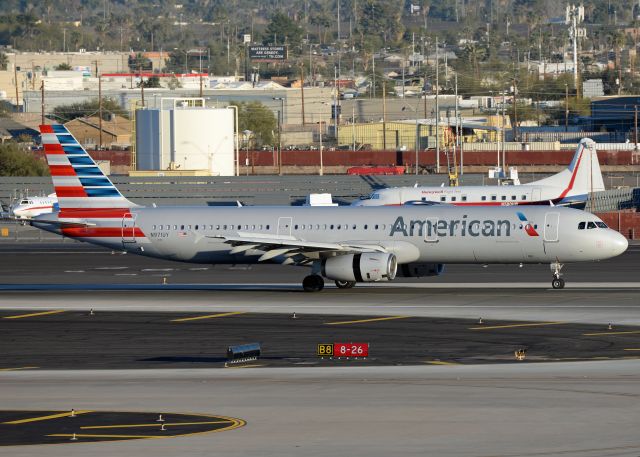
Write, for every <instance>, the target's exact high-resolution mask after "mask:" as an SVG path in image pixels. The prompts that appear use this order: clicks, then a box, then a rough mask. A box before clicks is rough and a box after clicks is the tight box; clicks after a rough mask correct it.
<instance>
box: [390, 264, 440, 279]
mask: <svg viewBox="0 0 640 457" xmlns="http://www.w3.org/2000/svg"><path fill="white" fill-rule="evenodd" d="M442 273H444V264H443V263H405V264H402V265H400V267H399V268H398V276H400V277H402V278H423V277H425V276H440V275H441V274H442Z"/></svg>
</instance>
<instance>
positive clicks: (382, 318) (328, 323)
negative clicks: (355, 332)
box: [325, 316, 411, 325]
mask: <svg viewBox="0 0 640 457" xmlns="http://www.w3.org/2000/svg"><path fill="white" fill-rule="evenodd" d="M409 317H411V316H390V317H376V318H373V319H361V320H357V321H340V322H325V324H326V325H346V324H364V323H366V322H378V321H391V320H395V319H407V318H409Z"/></svg>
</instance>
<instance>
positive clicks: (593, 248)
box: [31, 125, 628, 291]
mask: <svg viewBox="0 0 640 457" xmlns="http://www.w3.org/2000/svg"><path fill="white" fill-rule="evenodd" d="M40 131H41V133H42V142H43V144H44V149H45V153H46V156H47V162H48V163H49V167H50V170H51V175H52V177H53V184H54V187H55V190H56V193H57V195H58V201H59V206H60V210H59V212H56V213H52V214H46V215H41V216H38V217H36V218H34V219H33V220H32V221H31V224H32V225H34V226H36V227H38V228H41V229H44V230H47V231H50V232H54V233H58V234H61V235H64V236H68V237H71V238H75V239H78V240H81V241H86V242H89V243H93V244H97V245H101V246H105V247H108V248H111V249H122V250H125V251H127V252H131V253H135V254H140V255H144V256H150V257H156V258H161V259H169V260H177V261H184V262H195V263H206V264H236V263H257V262H266V261H269V262H274V263H279V264H283V265H300V266H307V267H310V268H311V274H310V275H308V276H306V277H305V278H304V280H303V283H302V285H303V288H304V290H306V291H318V290H322V288H323V286H324V279H323V277H324V278H327V279H331V280H334V281H335V282H336V285H337V286H338V287H341V288H349V287H353V286H354V285H355V284H356V283H357V282H374V281H391V280H393V279H394V278H395V277H396V276H403V277H422V276H434V275H439V274H441V273H442V272H443V269H444V264H445V263H477V264H489V263H501V264H505V263H515V264H520V263H549V264H551V267H552V270H553V281H552V286H553V287H554V288H562V287H564V280H563V279H562V278H561V277H560V269H561V268H562V265H563V264H564V263H566V262H582V261H593V260H600V259H607V258H610V257H614V256H616V255H619V254H621V253H623V252H624V251H625V250H626V249H627V245H628V243H627V240H626V239H625V238H624V237H623V236H622V235H620V234H619V233H618V232H616V231H614V230H611V229H609V228H607V226H606V225H605V224H604V223H603V222H602V221H601V220H600V219H598V218H597V217H596V216H594V215H592V214H589V213H586V212H583V211H579V210H575V209H570V208H562V207H543V206H540V207H535V206H532V207H525V208H523V207H491V208H486V207H485V208H483V207H456V206H452V205H432V206H421V205H418V206H395V207H371V208H358V209H354V208H352V207H348V206H345V207H287V206H282V207H274V206H272V207H266V206H265V207H255V206H254V207H251V206H243V207H210V206H203V207H151V208H150V207H141V206H138V205H136V204H134V203H132V202H130V201H129V200H127V199H126V198H124V197H123V196H122V194H121V193H120V192H119V191H118V189H116V187H115V186H114V185H113V183H112V182H111V181H110V180H109V178H108V177H106V176H105V175H104V174H103V173H102V172H101V171H100V169H99V168H98V167H97V166H96V164H95V162H94V161H93V159H92V158H91V157H90V156H89V155H88V154H87V153H86V151H85V150H84V149H83V148H82V146H81V145H80V144H79V143H78V142H77V141H76V139H75V138H74V137H73V136H72V135H71V134H70V133H69V132H68V131H67V129H66V128H65V127H64V126H62V125H47V126H41V127H40Z"/></svg>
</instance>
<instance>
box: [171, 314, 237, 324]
mask: <svg viewBox="0 0 640 457" xmlns="http://www.w3.org/2000/svg"><path fill="white" fill-rule="evenodd" d="M238 314H247V312H246V311H235V312H232V313H218V314H208V315H206V316H195V317H183V318H180V319H172V320H171V322H187V321H198V320H201V319H215V318H218V317H227V316H237V315H238Z"/></svg>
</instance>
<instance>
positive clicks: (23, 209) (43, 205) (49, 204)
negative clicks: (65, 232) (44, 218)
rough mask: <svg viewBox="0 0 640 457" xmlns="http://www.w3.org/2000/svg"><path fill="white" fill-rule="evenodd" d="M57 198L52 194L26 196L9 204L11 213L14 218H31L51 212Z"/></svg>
mask: <svg viewBox="0 0 640 457" xmlns="http://www.w3.org/2000/svg"><path fill="white" fill-rule="evenodd" d="M57 203H58V199H57V198H56V197H54V196H48V197H27V198H23V199H21V200H20V201H18V202H17V203H15V204H13V205H12V206H11V213H12V214H13V217H15V218H16V219H33V218H34V217H36V216H39V215H41V214H46V213H51V212H53V211H54V209H55V205H56V204H57Z"/></svg>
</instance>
